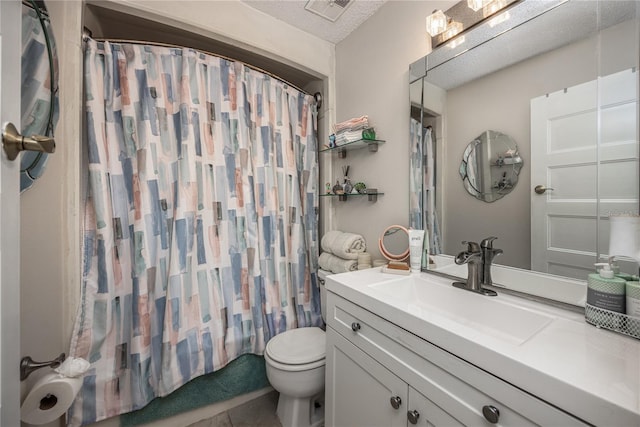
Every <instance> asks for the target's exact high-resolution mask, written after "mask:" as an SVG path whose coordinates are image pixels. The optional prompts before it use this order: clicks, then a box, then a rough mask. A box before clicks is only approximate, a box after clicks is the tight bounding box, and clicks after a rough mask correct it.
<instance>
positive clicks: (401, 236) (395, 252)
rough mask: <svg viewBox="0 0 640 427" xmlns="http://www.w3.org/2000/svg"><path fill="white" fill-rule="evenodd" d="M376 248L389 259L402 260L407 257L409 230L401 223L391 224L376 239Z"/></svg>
mask: <svg viewBox="0 0 640 427" xmlns="http://www.w3.org/2000/svg"><path fill="white" fill-rule="evenodd" d="M378 248H379V249H380V253H381V254H382V256H383V257H385V258H386V259H388V260H389V261H404V260H406V259H407V258H408V257H409V232H408V231H407V229H406V228H405V227H403V226H401V225H391V226H389V227H387V228H386V230H384V232H383V233H382V236H380V239H379V240H378Z"/></svg>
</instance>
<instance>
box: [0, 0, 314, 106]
mask: <svg viewBox="0 0 640 427" xmlns="http://www.w3.org/2000/svg"><path fill="white" fill-rule="evenodd" d="M0 1H1V0H0ZM85 30H86V31H87V32H88V34H86V33H84V32H83V35H82V41H83V42H84V41H86V39H87V38H89V37H90V38H93V37H91V35H90V34H91V30H89V29H87V28H85ZM93 39H94V40H95V41H98V42H106V41H108V42H111V43H132V44H149V45H152V46H159V47H170V48H175V49H193V50H195V51H198V52H202V53H205V54H207V55H211V56H217V57H218V58H222V59H226V60H227V61H232V62H240V63H241V64H243V65H245V66H247V67H249V68H251V69H252V70H255V71H259V72H261V73H264V74H266V75H268V76H270V77H273V78H274V79H276V80H279V81H281V82H283V83H285V84H287V85H289V86H291V87H292V88H294V89H296V90H298V91H300V92H302V93H304V94H305V95H311V96H312V97H313V99H314V100H315V101H316V103H318V97H317V95H315V94H310V93H308V92H307V91H304V90H302V89H300V88H299V87H298V86H296V85H294V84H293V83H291V82H288V81H286V80H285V79H283V78H282V77H278V76H276V75H275V74H273V73H271V72H269V71H267V70H263V69H262V68H260V67H256V66H255V65H251V64H247V63H246V62H244V61H239V60H237V59H233V58H230V57H228V56H225V55H220V54H218V53H213V52H209V51H206V50H202V49H196V48H193V47H189V46H180V45H177V44H172V43H163V42H152V41H148V40H127V39H107V38H93Z"/></svg>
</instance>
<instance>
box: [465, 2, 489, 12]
mask: <svg viewBox="0 0 640 427" xmlns="http://www.w3.org/2000/svg"><path fill="white" fill-rule="evenodd" d="M491 2H492V0H467V6H469V8H470V9H471V10H473V11H474V12H477V11H479V10H480V9H482V8H483V7H485V6H486V5H488V4H489V3H491Z"/></svg>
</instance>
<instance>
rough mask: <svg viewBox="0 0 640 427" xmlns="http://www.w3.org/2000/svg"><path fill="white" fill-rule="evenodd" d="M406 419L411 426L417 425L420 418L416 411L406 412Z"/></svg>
mask: <svg viewBox="0 0 640 427" xmlns="http://www.w3.org/2000/svg"><path fill="white" fill-rule="evenodd" d="M407 418H408V419H409V422H410V423H411V424H418V418H420V412H418V411H416V410H415V409H414V410H413V411H407Z"/></svg>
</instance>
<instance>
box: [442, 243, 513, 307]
mask: <svg viewBox="0 0 640 427" xmlns="http://www.w3.org/2000/svg"><path fill="white" fill-rule="evenodd" d="M495 239H496V238H495V237H489V238H487V239H484V240H483V241H482V242H481V244H480V245H478V244H477V243H476V242H462V244H463V245H464V244H466V245H467V250H466V251H463V252H460V253H459V254H458V255H457V256H456V257H455V260H454V261H455V263H456V264H458V265H462V264H467V266H468V268H469V272H468V274H467V281H466V283H465V282H453V286H455V287H456V288H460V289H465V290H467V291H472V292H477V293H480V294H483V295H490V296H496V295H498V294H497V293H496V292H495V291H492V290H491V289H487V288H483V287H482V285H483V284H487V283H486V282H485V280H486V278H487V277H488V279H489V281H491V261H492V260H493V257H494V256H496V255H498V254H501V253H502V249H494V248H493V244H492V242H493V240H495ZM487 259H488V262H487ZM489 284H490V283H489Z"/></svg>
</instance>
